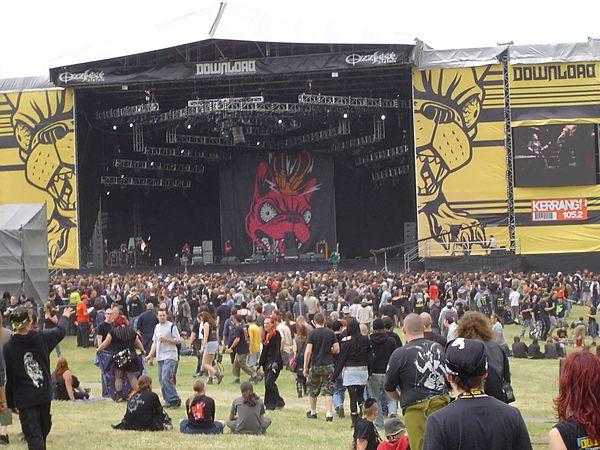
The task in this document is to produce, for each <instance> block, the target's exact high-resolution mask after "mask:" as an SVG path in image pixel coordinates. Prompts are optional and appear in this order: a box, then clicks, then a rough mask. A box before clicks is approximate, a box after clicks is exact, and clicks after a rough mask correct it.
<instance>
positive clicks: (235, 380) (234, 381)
mask: <svg viewBox="0 0 600 450" xmlns="http://www.w3.org/2000/svg"><path fill="white" fill-rule="evenodd" d="M250 380H252V378H250ZM233 384H240V379H239V378H235V379H234V380H233Z"/></svg>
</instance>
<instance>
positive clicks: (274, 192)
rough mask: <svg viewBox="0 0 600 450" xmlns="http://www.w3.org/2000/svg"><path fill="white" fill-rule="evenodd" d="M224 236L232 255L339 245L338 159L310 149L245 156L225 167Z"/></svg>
mask: <svg viewBox="0 0 600 450" xmlns="http://www.w3.org/2000/svg"><path fill="white" fill-rule="evenodd" d="M220 185H221V189H220V192H221V239H222V247H221V249H222V251H223V254H225V253H224V250H223V249H224V247H225V242H227V241H230V242H231V245H232V252H231V255H232V256H238V257H239V258H240V259H244V258H247V257H248V256H250V255H251V254H252V251H253V245H254V247H255V248H257V249H258V251H259V252H261V253H263V254H271V255H276V256H278V257H280V256H283V255H284V254H285V244H286V242H287V244H288V246H292V245H293V246H295V247H296V248H298V249H299V253H301V254H302V253H307V252H314V251H315V247H316V243H317V242H319V241H323V240H325V241H327V242H328V245H329V249H330V250H331V249H332V248H334V247H335V243H336V235H335V194H334V183H333V160H332V159H331V158H327V157H325V156H322V155H319V154H315V153H309V152H299V153H271V154H268V155H267V154H263V155H244V156H240V157H238V158H234V159H233V160H232V161H229V162H227V164H223V165H222V166H221V167H220Z"/></svg>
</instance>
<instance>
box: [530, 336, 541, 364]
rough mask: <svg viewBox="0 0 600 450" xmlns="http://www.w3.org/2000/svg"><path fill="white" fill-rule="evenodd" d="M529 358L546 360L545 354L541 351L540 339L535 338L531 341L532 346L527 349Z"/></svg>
mask: <svg viewBox="0 0 600 450" xmlns="http://www.w3.org/2000/svg"><path fill="white" fill-rule="evenodd" d="M527 357H528V358H529V359H544V357H545V356H544V354H543V353H542V351H541V350H540V344H539V343H538V338H533V339H532V341H531V345H530V346H529V348H528V349H527Z"/></svg>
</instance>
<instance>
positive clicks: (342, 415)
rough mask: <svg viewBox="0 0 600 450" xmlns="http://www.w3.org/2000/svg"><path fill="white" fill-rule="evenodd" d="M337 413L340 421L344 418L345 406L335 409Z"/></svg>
mask: <svg viewBox="0 0 600 450" xmlns="http://www.w3.org/2000/svg"><path fill="white" fill-rule="evenodd" d="M335 413H336V414H337V416H338V417H339V418H340V419H343V418H344V407H343V406H338V407H337V408H335Z"/></svg>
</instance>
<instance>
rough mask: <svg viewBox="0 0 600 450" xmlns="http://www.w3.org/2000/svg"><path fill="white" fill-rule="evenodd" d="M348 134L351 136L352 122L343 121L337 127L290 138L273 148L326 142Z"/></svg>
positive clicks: (275, 144)
mask: <svg viewBox="0 0 600 450" xmlns="http://www.w3.org/2000/svg"><path fill="white" fill-rule="evenodd" d="M348 134H350V122H349V121H348V120H347V119H343V120H340V122H339V124H338V126H337V127H333V128H328V129H326V130H319V131H315V132H313V133H308V134H303V135H302V136H294V137H290V138H287V139H284V140H283V141H280V142H279V141H278V142H273V143H272V146H277V147H280V148H288V147H295V146H297V145H302V144H310V143H312V142H319V141H324V140H326V139H332V138H334V137H337V136H346V135H348Z"/></svg>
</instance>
